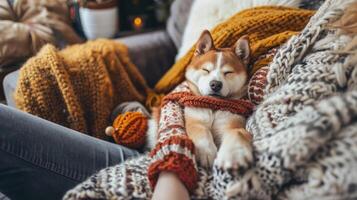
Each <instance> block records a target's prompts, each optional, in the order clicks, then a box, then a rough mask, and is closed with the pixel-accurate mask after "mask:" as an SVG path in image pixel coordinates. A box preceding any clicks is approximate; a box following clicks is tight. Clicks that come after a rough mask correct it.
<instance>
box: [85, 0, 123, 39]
mask: <svg viewBox="0 0 357 200" xmlns="http://www.w3.org/2000/svg"><path fill="white" fill-rule="evenodd" d="M79 3H80V8H79V15H80V19H81V24H82V29H83V32H84V34H85V36H86V37H87V39H96V38H112V37H114V36H115V34H116V33H117V30H118V1H117V0H80V2H79Z"/></svg>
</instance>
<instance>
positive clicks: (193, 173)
mask: <svg viewBox="0 0 357 200" xmlns="http://www.w3.org/2000/svg"><path fill="white" fill-rule="evenodd" d="M185 90H187V86H186V85H185V84H184V83H183V84H181V85H179V86H178V87H177V88H176V89H175V90H174V91H173V92H182V91H185ZM184 126H185V124H184V113H183V108H182V107H181V106H180V105H179V104H178V103H177V102H173V101H169V102H167V103H166V104H165V105H163V106H162V107H161V115H160V121H159V127H158V142H157V144H156V146H155V148H154V149H153V150H152V151H151V152H150V156H151V158H152V159H151V160H152V161H151V163H150V165H149V168H148V178H149V181H150V185H151V187H152V188H154V187H155V185H156V182H157V179H158V177H159V174H160V172H162V171H169V172H173V173H175V174H176V175H177V176H178V177H179V178H180V180H181V181H182V183H183V184H184V185H185V186H186V188H187V189H188V190H189V191H190V192H192V191H193V190H194V189H195V188H196V184H197V168H196V162H195V158H194V144H193V142H192V141H191V140H190V139H189V138H188V136H187V134H186V131H185V127H184Z"/></svg>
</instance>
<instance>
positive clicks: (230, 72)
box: [224, 71, 234, 76]
mask: <svg viewBox="0 0 357 200" xmlns="http://www.w3.org/2000/svg"><path fill="white" fill-rule="evenodd" d="M233 73H234V72H233V71H228V72H224V75H225V76H227V75H229V74H233Z"/></svg>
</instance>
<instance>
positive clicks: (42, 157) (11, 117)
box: [0, 104, 139, 200]
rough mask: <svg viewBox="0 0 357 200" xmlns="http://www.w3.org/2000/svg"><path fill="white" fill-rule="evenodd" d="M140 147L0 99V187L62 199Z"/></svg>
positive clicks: (15, 195)
mask: <svg viewBox="0 0 357 200" xmlns="http://www.w3.org/2000/svg"><path fill="white" fill-rule="evenodd" d="M137 155H139V153H138V152H136V151H133V150H130V149H127V148H125V147H123V146H120V145H116V144H112V143H109V142H105V141H101V140H98V139H96V138H93V137H90V136H87V135H84V134H82V133H79V132H76V131H73V130H71V129H67V128H64V127H62V126H60V125H58V124H55V123H51V122H49V121H46V120H43V119H40V118H37V117H34V116H32V115H29V114H26V113H23V112H21V111H18V110H16V109H13V108H10V107H8V106H4V105H1V104H0V193H3V194H5V195H6V196H8V197H9V198H10V199H12V200H16V199H38V200H40V199H46V200H49V199H51V200H52V199H54V200H55V199H61V198H62V196H63V195H64V193H65V192H66V191H67V190H69V189H71V188H73V187H74V186H76V185H77V184H79V183H81V182H82V181H84V180H85V179H86V178H88V177H89V176H90V175H92V174H93V173H95V172H97V171H99V170H100V169H102V168H105V167H108V166H112V165H115V164H118V163H121V162H123V161H124V160H126V159H128V158H129V157H133V156H137Z"/></svg>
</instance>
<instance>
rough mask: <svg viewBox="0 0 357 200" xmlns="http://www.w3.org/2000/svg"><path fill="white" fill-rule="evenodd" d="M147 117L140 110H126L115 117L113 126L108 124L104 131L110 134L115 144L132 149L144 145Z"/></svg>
mask: <svg viewBox="0 0 357 200" xmlns="http://www.w3.org/2000/svg"><path fill="white" fill-rule="evenodd" d="M147 129H148V118H147V117H146V116H145V115H144V114H143V113H141V112H126V113H124V114H121V115H119V116H117V117H116V119H115V120H114V122H113V126H108V127H107V128H106V129H105V133H106V134H107V135H108V136H112V137H113V138H114V140H115V142H116V143H117V144H121V145H124V146H127V147H129V148H133V149H140V148H142V147H143V146H144V145H145V142H146V132H147Z"/></svg>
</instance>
